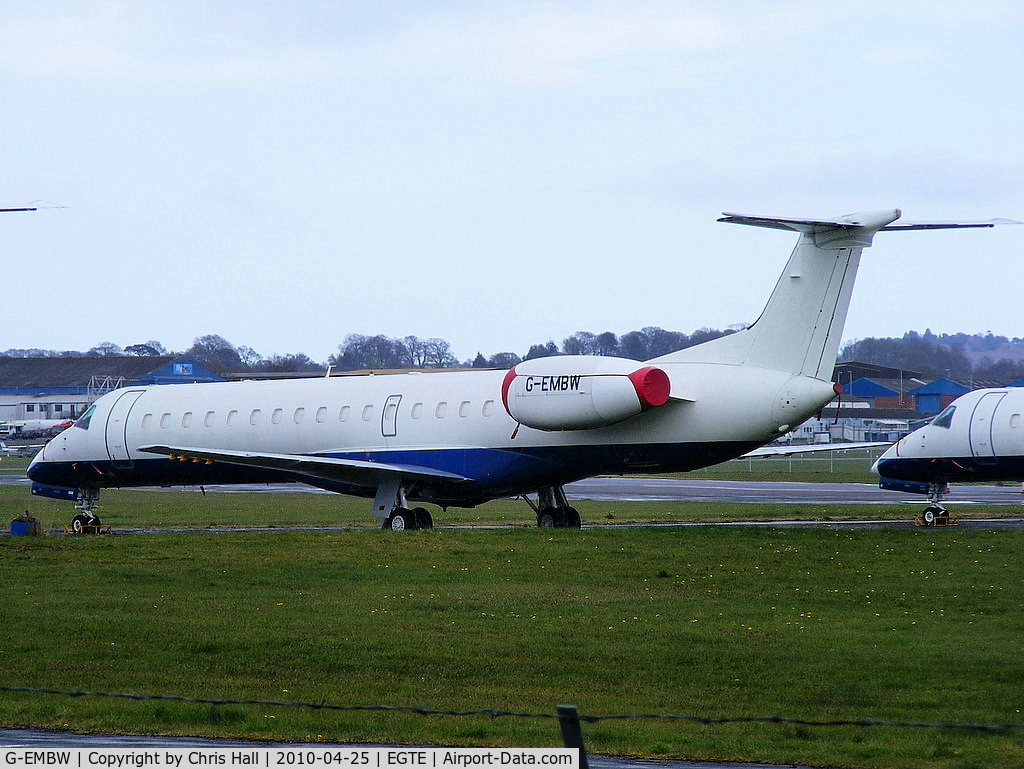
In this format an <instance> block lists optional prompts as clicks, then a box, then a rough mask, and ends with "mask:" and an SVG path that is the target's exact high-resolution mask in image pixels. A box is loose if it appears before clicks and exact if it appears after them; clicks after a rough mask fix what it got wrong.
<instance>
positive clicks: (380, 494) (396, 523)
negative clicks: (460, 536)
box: [373, 480, 434, 531]
mask: <svg viewBox="0 0 1024 769" xmlns="http://www.w3.org/2000/svg"><path fill="white" fill-rule="evenodd" d="M373 511H374V513H375V514H376V515H379V516H380V517H381V519H382V521H381V525H380V527H381V528H382V529H389V530H390V531H413V530H415V529H432V528H434V519H433V518H431V517H430V512H429V511H428V510H427V508H425V507H414V508H412V509H411V510H410V509H409V502H408V501H407V500H406V497H405V486H404V485H403V484H402V483H401V481H397V480H390V481H387V482H385V483H382V484H381V485H380V486H378V487H377V496H376V497H375V498H374V500H373Z"/></svg>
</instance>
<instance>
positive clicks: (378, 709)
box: [0, 686, 1024, 769]
mask: <svg viewBox="0 0 1024 769" xmlns="http://www.w3.org/2000/svg"><path fill="white" fill-rule="evenodd" d="M0 692H8V693H12V694H43V695H54V696H61V697H71V698H77V697H105V698H109V699H120V700H134V701H140V702H141V701H164V702H180V703H188V704H193V705H209V706H227V705H236V706H259V707H273V708H298V709H305V710H330V711H338V712H348V713H356V712H367V713H395V714H406V715H419V716H449V717H455V718H466V717H478V718H479V717H486V718H491V719H497V718H523V719H548V720H554V721H558V723H559V727H560V728H561V731H562V740H563V743H564V744H565V746H566V747H567V748H579V751H580V766H581V767H582V769H587V766H588V765H587V760H586V749H585V746H584V740H583V729H582V724H584V723H586V724H596V723H599V722H601V721H631V720H632V721H650V720H658V721H679V722H683V723H690V724H697V725H700V726H718V725H724V724H780V725H791V726H802V727H809V728H816V727H820V728H827V727H842V726H846V727H856V728H878V727H883V728H893V729H937V730H961V731H972V732H988V733H1006V732H1014V731H1024V724H964V723H925V722H915V721H892V720H885V719H874V718H861V719H833V720H814V719H806V718H787V717H784V716H777V715H776V716H723V717H709V716H697V715H683V714H672V713H620V714H612V715H588V714H581V713H579V712H578V710H577V708H576V706H575V705H558V706H557V707H556V709H555V712H554V713H523V712H515V711H508V710H497V709H494V710H492V709H485V710H442V709H434V708H420V707H410V706H404V705H336V704H331V703H327V702H297V701H284V700H247V699H214V698H205V697H188V696H184V695H178V694H138V693H126V692H93V691H82V690H63V689H46V688H40V687H33V686H0Z"/></svg>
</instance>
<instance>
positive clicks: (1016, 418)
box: [1010, 414, 1020, 427]
mask: <svg viewBox="0 0 1024 769" xmlns="http://www.w3.org/2000/svg"><path fill="white" fill-rule="evenodd" d="M1010 427H1020V414H1011V415H1010Z"/></svg>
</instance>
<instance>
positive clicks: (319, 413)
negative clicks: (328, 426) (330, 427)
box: [316, 406, 327, 424]
mask: <svg viewBox="0 0 1024 769" xmlns="http://www.w3.org/2000/svg"><path fill="white" fill-rule="evenodd" d="M316 421H317V422H319V423H320V424H323V423H324V422H326V421H327V407H326V406H321V407H320V408H318V409H317V410H316Z"/></svg>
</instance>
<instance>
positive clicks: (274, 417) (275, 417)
mask: <svg viewBox="0 0 1024 769" xmlns="http://www.w3.org/2000/svg"><path fill="white" fill-rule="evenodd" d="M283 416H284V409H274V411H273V413H272V414H271V415H270V421H271V422H272V423H274V424H275V425H279V424H281V417H283Z"/></svg>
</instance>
